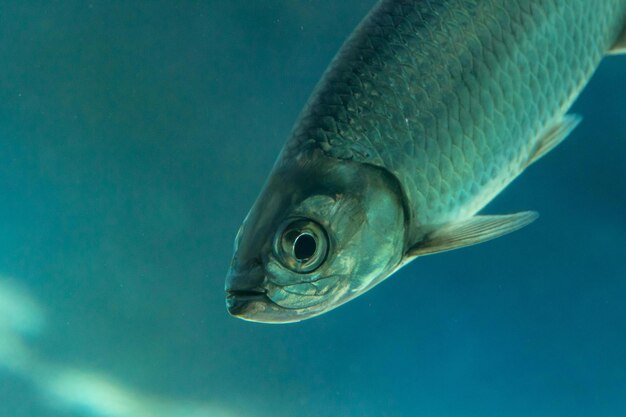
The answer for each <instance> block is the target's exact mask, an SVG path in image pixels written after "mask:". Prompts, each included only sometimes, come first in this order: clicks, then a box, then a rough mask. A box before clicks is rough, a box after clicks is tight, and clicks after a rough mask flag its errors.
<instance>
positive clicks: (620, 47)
mask: <svg viewBox="0 0 626 417" xmlns="http://www.w3.org/2000/svg"><path fill="white" fill-rule="evenodd" d="M619 54H626V26H625V27H624V30H623V31H622V33H621V35H619V37H618V38H617V41H615V44H614V45H613V46H612V47H611V49H609V55H619Z"/></svg>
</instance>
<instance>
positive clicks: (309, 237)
mask: <svg viewBox="0 0 626 417" xmlns="http://www.w3.org/2000/svg"><path fill="white" fill-rule="evenodd" d="M274 253H275V255H276V257H277V258H278V259H279V260H280V262H281V263H282V264H283V265H284V266H285V267H287V268H289V269H291V270H292V271H294V272H297V273H300V274H306V273H309V272H313V271H314V270H316V269H317V268H319V266H320V265H322V263H324V261H325V260H326V256H327V254H328V237H327V236H326V232H325V231H324V229H323V228H322V226H320V225H319V224H318V223H317V222H315V221H313V220H310V219H306V218H297V219H289V220H288V221H286V222H284V223H283V225H282V227H280V228H279V229H278V233H276V237H275V238H274Z"/></svg>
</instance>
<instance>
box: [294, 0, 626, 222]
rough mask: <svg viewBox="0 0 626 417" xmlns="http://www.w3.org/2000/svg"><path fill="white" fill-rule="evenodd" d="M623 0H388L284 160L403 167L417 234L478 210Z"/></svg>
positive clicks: (350, 47) (314, 99) (602, 45)
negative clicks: (309, 155)
mask: <svg viewBox="0 0 626 417" xmlns="http://www.w3.org/2000/svg"><path fill="white" fill-rule="evenodd" d="M625 16H626V1H624V0H593V1H590V0H513V1H506V2H504V1H502V0H481V1H469V0H439V1H433V0H422V1H407V0H404V1H399V0H384V1H381V2H379V3H378V5H377V6H376V7H375V8H374V9H373V10H372V12H370V14H369V15H368V17H366V19H365V20H364V21H363V22H362V23H361V24H360V25H359V27H358V28H357V29H356V30H355V31H354V33H353V34H352V35H351V37H350V38H349V39H348V40H347V41H346V43H345V44H344V46H343V47H342V49H341V50H340V51H339V53H338V54H337V56H336V57H335V59H334V60H333V62H332V64H331V65H330V67H329V69H328V70H327V72H326V73H325V75H324V77H323V78H322V80H321V81H320V83H319V84H318V87H317V88H316V90H315V91H314V93H313V95H312V96H311V98H310V100H309V102H308V103H307V105H306V106H305V109H304V110H303V112H302V114H301V116H300V118H299V121H298V123H297V124H296V127H295V128H294V131H293V133H292V136H291V138H290V139H289V141H288V142H287V144H286V146H285V149H284V151H283V154H282V158H287V159H289V158H298V157H299V156H300V155H303V154H304V153H306V152H308V151H310V150H311V149H313V148H319V149H322V150H323V151H324V153H325V154H327V155H329V156H332V157H335V158H338V159H346V160H353V161H358V162H362V163H367V164H372V165H375V166H378V167H381V168H384V169H385V170H387V171H389V172H390V173H392V174H393V175H394V176H395V177H396V178H397V179H398V182H399V184H400V186H401V189H402V191H403V193H404V197H405V199H406V200H407V201H408V204H407V207H408V208H409V211H410V213H408V214H409V217H410V223H411V225H412V229H413V230H412V233H413V234H416V233H418V232H417V230H418V229H419V228H420V226H423V225H432V224H441V223H446V222H450V221H452V220H458V219H463V218H467V217H469V216H472V215H473V214H475V213H476V212H477V211H478V210H480V209H481V208H482V207H483V206H484V205H485V204H487V203H488V202H489V201H490V200H491V199H492V198H493V197H494V196H495V195H496V194H497V193H498V192H499V191H501V190H502V189H503V188H504V187H505V186H506V185H507V184H508V183H509V182H510V181H512V180H513V179H514V178H515V177H516V176H517V175H518V174H519V173H520V172H521V171H522V170H523V169H524V168H525V167H526V166H527V165H528V163H529V161H530V159H531V157H532V155H533V152H534V151H535V149H536V146H537V141H538V140H539V139H540V138H541V136H542V134H543V133H544V132H545V131H546V130H547V129H549V128H550V127H551V125H552V124H554V123H555V122H557V121H558V120H560V119H561V117H562V116H563V114H564V113H565V111H566V110H567V108H568V107H569V106H570V105H571V103H572V101H573V100H574V98H575V97H576V96H577V94H578V93H579V92H580V90H581V89H582V88H583V86H584V84H585V83H586V81H587V80H588V79H589V77H590V76H591V74H592V72H593V71H594V69H595V68H596V67H597V65H598V64H599V62H600V60H601V59H602V57H603V56H604V54H605V52H606V51H607V50H608V49H609V47H610V46H611V45H612V43H613V42H614V41H615V39H616V38H617V36H618V34H619V33H620V31H621V30H622V28H623V25H624V21H625V19H624V17H625Z"/></svg>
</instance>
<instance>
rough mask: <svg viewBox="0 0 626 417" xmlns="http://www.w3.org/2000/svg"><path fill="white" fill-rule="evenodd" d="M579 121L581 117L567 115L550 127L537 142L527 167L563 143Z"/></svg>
mask: <svg viewBox="0 0 626 417" xmlns="http://www.w3.org/2000/svg"><path fill="white" fill-rule="evenodd" d="M581 120H582V117H580V116H579V115H577V114H568V115H565V116H564V117H563V119H561V120H560V121H559V122H558V123H556V124H555V125H554V126H552V127H551V128H550V129H549V130H548V131H547V132H546V133H545V134H544V135H543V136H542V137H541V139H539V141H538V142H537V148H536V149H535V152H534V153H533V154H532V155H531V157H530V159H529V160H528V165H530V164H532V163H535V162H537V161H538V160H539V159H541V157H543V156H544V155H545V154H547V153H548V152H550V151H551V150H552V149H554V148H555V147H556V146H557V145H558V144H559V143H561V142H563V140H564V139H565V138H566V137H567V136H568V135H569V134H570V133H571V132H572V130H574V128H576V126H578V123H580V121H581Z"/></svg>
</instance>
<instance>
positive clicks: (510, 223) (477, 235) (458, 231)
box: [403, 211, 538, 264]
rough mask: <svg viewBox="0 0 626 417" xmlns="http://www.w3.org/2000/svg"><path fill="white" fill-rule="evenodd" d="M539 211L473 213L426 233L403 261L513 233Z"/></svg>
mask: <svg viewBox="0 0 626 417" xmlns="http://www.w3.org/2000/svg"><path fill="white" fill-rule="evenodd" d="M537 217H538V214H537V213H536V212H534V211H524V212H521V213H515V214H506V215H500V216H474V217H471V218H469V219H467V220H463V221H461V222H458V223H452V224H448V225H445V226H443V227H441V228H440V229H437V230H435V231H433V232H431V233H429V234H428V235H427V236H426V238H425V239H423V240H422V241H420V242H419V243H418V244H416V245H415V246H413V247H412V248H411V249H409V251H408V252H407V254H406V255H405V261H404V262H403V264H405V263H406V262H408V261H410V260H411V258H414V257H416V256H423V255H430V254H433V253H439V252H444V251H448V250H452V249H458V248H462V247H464V246H470V245H475V244H477V243H482V242H486V241H488V240H491V239H495V238H497V237H500V236H503V235H506V234H507V233H511V232H514V231H516V230H518V229H521V228H522V227H524V226H526V225H528V224H530V223H532V222H533V221H534V220H535V219H537Z"/></svg>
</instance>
